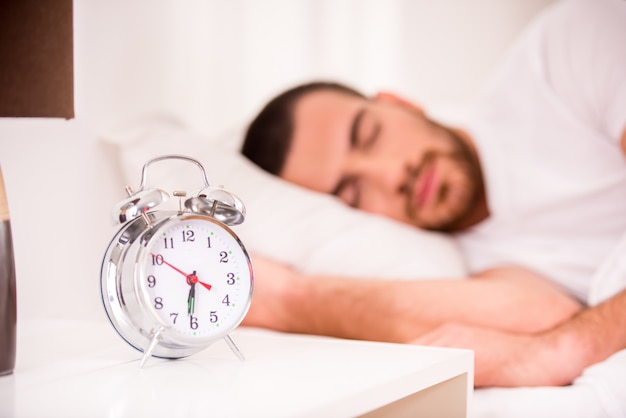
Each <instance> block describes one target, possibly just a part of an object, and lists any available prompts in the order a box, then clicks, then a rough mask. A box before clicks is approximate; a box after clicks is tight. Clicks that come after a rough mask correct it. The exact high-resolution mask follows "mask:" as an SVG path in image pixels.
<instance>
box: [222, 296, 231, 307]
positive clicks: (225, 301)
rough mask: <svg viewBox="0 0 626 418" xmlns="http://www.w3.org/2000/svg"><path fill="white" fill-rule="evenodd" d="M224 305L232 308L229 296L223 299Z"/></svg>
mask: <svg viewBox="0 0 626 418" xmlns="http://www.w3.org/2000/svg"><path fill="white" fill-rule="evenodd" d="M222 303H223V304H224V305H226V306H230V299H229V298H228V295H226V296H224V299H222Z"/></svg>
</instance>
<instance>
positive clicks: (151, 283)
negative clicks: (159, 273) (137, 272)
mask: <svg viewBox="0 0 626 418" xmlns="http://www.w3.org/2000/svg"><path fill="white" fill-rule="evenodd" d="M154 286H156V277H154V276H153V275H150V276H148V287H154Z"/></svg>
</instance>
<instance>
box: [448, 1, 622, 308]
mask: <svg viewBox="0 0 626 418" xmlns="http://www.w3.org/2000/svg"><path fill="white" fill-rule="evenodd" d="M624 129H626V1H623V0H565V1H562V2H560V3H558V4H555V5H553V6H551V7H550V8H549V9H547V10H546V11H545V12H544V13H542V14H541V15H540V16H539V17H538V18H537V19H536V20H535V21H534V22H533V23H532V24H531V25H530V26H529V27H528V29H527V30H526V31H525V32H524V33H523V34H522V35H521V37H520V38H519V39H518V41H517V42H516V43H515V44H514V45H513V47H512V49H511V50H510V51H509V53H508V55H507V56H506V57H505V59H504V61H503V62H502V65H501V66H500V67H499V68H498V70H497V71H496V72H495V73H494V74H493V77H492V78H491V79H490V83H489V84H488V85H487V86H486V89H485V91H484V94H482V95H481V98H480V100H479V101H478V106H477V107H476V112H475V113H473V115H472V118H470V121H469V123H468V126H467V130H468V131H469V133H470V135H471V136H472V138H473V139H474V140H475V141H476V144H477V147H478V152H479V155H480V159H481V164H482V168H483V171H484V173H485V181H486V188H487V198H488V202H489V208H490V211H491V216H490V218H489V219H488V220H486V221H485V222H483V223H481V224H480V225H478V226H477V227H475V228H473V229H471V230H470V231H468V232H465V233H463V234H460V235H459V242H460V245H461V247H462V249H463V250H464V252H465V254H467V258H468V264H469V268H470V270H471V271H472V272H477V271H481V270H484V269H487V268H490V267H495V266H502V265H510V264H516V265H521V266H524V267H526V268H529V269H531V270H534V271H536V272H538V273H540V274H542V275H543V276H545V277H547V278H549V279H551V280H553V281H554V282H556V283H558V284H559V285H561V286H563V287H564V288H565V289H567V290H568V291H570V292H571V293H572V294H573V295H575V296H576V297H578V298H579V299H580V300H582V301H587V300H588V297H589V293H590V286H591V282H592V277H593V275H594V272H595V271H596V270H597V269H598V268H599V266H600V265H601V264H602V263H603V262H604V260H605V258H606V257H607V256H608V255H609V253H611V250H612V249H613V248H614V247H615V246H616V245H617V244H618V242H619V241H620V238H621V237H622V235H624V234H625V233H626V159H625V158H624V155H623V153H622V152H621V150H620V144H619V140H620V138H621V136H622V132H623V131H624ZM624 257H626V254H624ZM624 286H626V271H625V272H624V274H623V275H622V278H621V284H618V287H620V288H621V287H624Z"/></svg>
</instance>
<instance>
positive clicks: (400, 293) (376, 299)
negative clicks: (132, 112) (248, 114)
mask: <svg viewBox="0 0 626 418" xmlns="http://www.w3.org/2000/svg"><path fill="white" fill-rule="evenodd" d="M624 22H626V2H624V1H621V0H593V1H592V0H568V1H565V2H561V3H557V4H555V5H553V6H551V7H549V8H548V9H546V11H545V12H544V13H542V14H541V15H540V16H538V17H537V18H536V19H535V20H534V21H533V22H532V24H531V25H530V26H529V27H528V28H527V29H526V30H525V31H524V32H523V33H522V35H521V37H520V38H519V39H518V40H517V41H516V42H515V43H514V44H513V45H512V48H511V50H510V51H509V52H508V54H507V55H506V57H505V58H506V59H505V60H504V61H503V62H502V63H501V65H500V66H499V68H498V69H497V71H496V72H495V73H494V74H493V76H492V78H491V80H490V83H489V84H488V85H487V86H486V88H485V89H484V91H483V93H482V94H481V98H480V100H479V101H478V102H477V104H476V107H475V108H474V109H472V112H471V117H469V118H468V120H467V121H465V123H464V124H463V126H454V127H449V126H444V125H442V124H440V123H438V122H436V121H434V120H432V119H431V118H429V116H428V114H427V113H426V112H425V111H423V110H422V109H421V108H420V107H418V106H415V105H413V104H411V103H409V102H408V101H406V100H403V99H401V98H400V97H398V96H396V95H393V94H390V93H379V94H376V95H375V96H373V97H366V96H364V95H362V94H361V93H359V92H357V91H355V90H353V89H351V88H349V87H346V86H343V85H339V84H334V83H325V82H318V83H311V84H305V85H302V86H298V87H295V88H293V89H290V90H289V91H287V92H284V93H282V94H280V95H279V96H277V97H276V98H275V99H273V100H272V101H271V102H270V103H268V104H267V105H266V106H265V108H264V109H263V110H262V111H261V112H260V114H259V115H258V116H257V117H256V118H255V119H254V121H253V122H252V123H251V124H250V126H249V129H248V132H247V134H246V139H245V142H244V145H243V149H242V152H243V154H244V155H245V156H246V157H248V158H249V159H250V160H252V161H253V162H255V163H256V164H257V165H259V166H260V167H262V168H263V169H265V170H267V171H269V172H271V173H273V174H275V175H277V176H279V177H281V178H283V179H285V180H287V181H289V182H293V183H295V184H298V185H300V186H303V187H305V188H308V189H312V190H314V191H317V192H322V193H329V194H333V195H335V196H337V198H338V199H340V200H341V201H343V202H345V203H346V204H347V205H350V206H352V207H355V208H358V209H361V210H364V211H368V212H372V213H376V214H381V215H385V216H388V217H390V218H392V219H395V220H397V221H400V222H404V223H406V224H410V225H412V226H414V227H417V228H424V229H429V230H436V231H444V232H447V233H450V234H453V235H454V236H455V237H456V238H457V239H458V242H459V244H460V246H461V249H462V251H463V253H464V255H465V257H466V259H467V263H468V266H469V270H470V277H469V278H468V280H443V281H442V280H414V281H399V280H398V281H393V280H391V281H380V280H370V279H368V278H363V279H362V280H355V279H351V278H342V277H328V276H313V275H305V274H302V273H301V272H299V271H298V270H297V266H284V265H280V264H278V263H276V262H274V261H272V260H268V259H263V258H260V257H254V263H255V269H256V273H257V274H256V278H257V280H256V293H255V301H254V303H253V304H252V307H251V310H250V313H249V315H248V317H247V319H246V322H247V324H249V325H256V326H263V327H268V328H272V329H277V330H281V331H289V332H302V333H312V334H324V335H333V336H339V337H345V338H358V339H369V340H380V341H394V342H412V343H419V344H433V345H443V346H453V347H467V348H472V349H474V350H476V374H475V379H476V380H475V384H476V385H477V386H540V385H541V386H547V385H565V384H569V383H571V382H572V381H573V379H575V378H576V377H577V376H579V375H580V374H581V372H582V371H583V370H584V369H585V368H586V367H588V366H589V365H591V364H594V363H597V362H600V361H602V360H605V359H606V358H608V357H609V356H611V355H612V354H614V353H616V352H618V351H620V350H622V349H624V348H626V290H624V287H626V265H625V264H626V263H619V262H616V260H619V259H620V254H626V253H625V252H624V251H626V234H625V233H626V160H625V154H626V48H625V47H624V40H625V39H626V24H624ZM380 245H381V246H383V247H384V243H382V244H380ZM381 251H384V248H381ZM419 256H420V254H415V257H419ZM620 269H621V270H620ZM599 289H601V290H599Z"/></svg>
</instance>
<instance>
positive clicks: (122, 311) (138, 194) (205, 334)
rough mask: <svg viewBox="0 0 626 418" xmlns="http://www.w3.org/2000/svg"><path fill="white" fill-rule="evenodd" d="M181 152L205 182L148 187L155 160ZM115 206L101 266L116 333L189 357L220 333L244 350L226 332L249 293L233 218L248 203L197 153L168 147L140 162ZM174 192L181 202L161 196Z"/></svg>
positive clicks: (161, 353)
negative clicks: (136, 182)
mask: <svg viewBox="0 0 626 418" xmlns="http://www.w3.org/2000/svg"><path fill="white" fill-rule="evenodd" d="M167 160H182V161H184V162H189V163H191V164H194V165H195V166H197V167H198V168H199V170H200V175H201V177H202V181H203V185H202V186H201V187H200V188H199V189H197V190H196V191H180V190H179V191H171V193H170V192H168V191H165V190H163V189H158V188H148V187H147V186H146V185H147V184H148V170H149V168H150V167H151V165H152V164H155V163H157V162H163V161H167ZM126 193H127V194H128V197H127V198H126V199H124V200H123V201H121V202H120V203H118V204H117V205H115V207H114V208H113V214H112V218H113V222H114V224H117V225H121V226H120V229H119V230H118V232H117V233H116V234H115V235H114V237H113V239H112V240H111V242H110V243H109V245H108V247H107V249H106V252H105V255H104V259H103V261H102V268H101V273H100V289H101V295H102V302H103V304H104V309H105V311H106V314H107V316H108V318H109V320H110V322H111V324H112V325H113V327H114V328H115V330H116V331H117V333H118V334H119V335H120V336H121V337H122V338H123V339H124V340H125V341H126V342H127V343H128V344H129V345H130V346H132V347H134V348H135V349H137V350H138V351H140V352H143V357H142V358H141V362H140V366H143V365H144V364H145V362H146V360H147V359H148V358H149V357H150V356H154V357H160V358H168V359H175V358H181V357H186V356H189V355H191V354H194V353H196V352H198V351H200V350H203V349H205V348H206V347H208V346H209V345H210V344H212V343H213V342H215V341H216V340H219V339H225V341H226V343H227V344H228V346H229V347H230V348H231V350H232V351H233V352H234V353H235V354H236V355H237V357H238V358H240V359H242V360H243V358H244V357H243V355H242V353H241V351H240V350H239V348H238V347H237V345H236V344H235V342H234V341H233V339H232V338H231V337H230V335H229V333H230V332H231V331H232V330H233V329H235V328H236V327H237V326H238V325H239V324H240V323H241V321H242V320H243V318H244V317H245V315H246V313H247V311H248V308H249V307H250V302H251V300H252V293H253V282H254V274H253V269H252V263H251V261H250V257H249V256H248V253H247V251H246V249H245V247H244V245H243V243H242V242H241V240H240V239H239V238H238V236H237V235H236V234H235V233H234V232H233V231H232V230H231V229H230V226H233V225H238V224H240V223H242V222H243V221H244V218H245V206H244V204H243V202H242V201H241V200H240V199H239V198H238V197H237V196H236V195H234V194H232V193H230V192H228V191H226V190H224V189H223V188H222V187H217V188H216V187H212V186H210V185H209V182H208V180H207V175H206V171H205V170H204V167H203V166H202V164H200V163H199V162H198V161H197V160H195V159H193V158H189V157H185V156H180V155H166V156H162V157H157V158H154V159H152V160H150V161H148V162H146V163H145V165H144V166H143V169H142V174H141V184H140V187H139V189H138V190H137V191H133V190H132V188H131V187H130V186H129V187H127V188H126ZM172 197H174V198H176V199H178V202H177V203H178V205H177V206H176V207H172V205H171V204H170V205H169V207H168V204H166V202H168V201H170V203H171V198H172Z"/></svg>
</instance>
